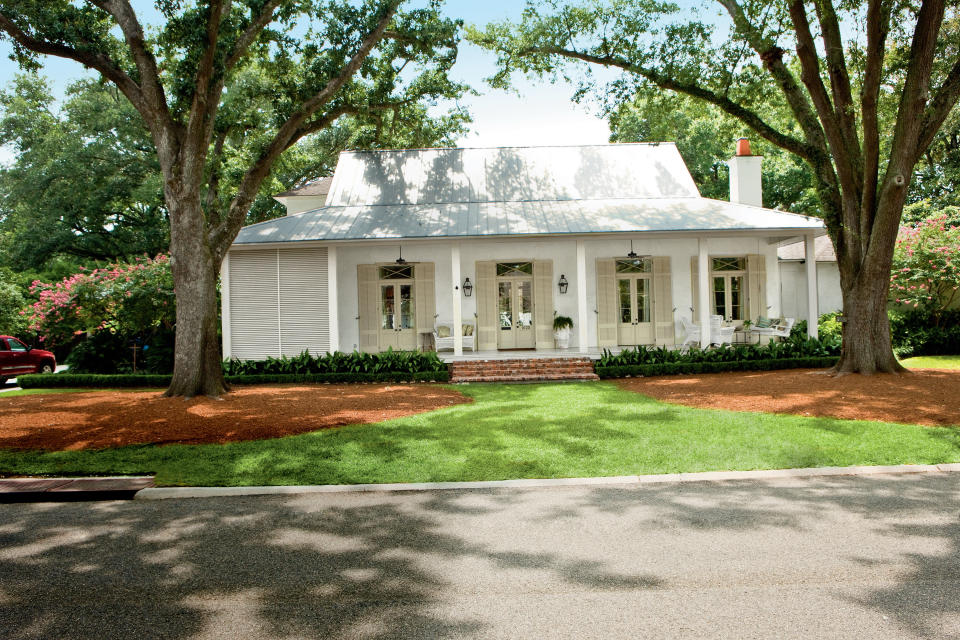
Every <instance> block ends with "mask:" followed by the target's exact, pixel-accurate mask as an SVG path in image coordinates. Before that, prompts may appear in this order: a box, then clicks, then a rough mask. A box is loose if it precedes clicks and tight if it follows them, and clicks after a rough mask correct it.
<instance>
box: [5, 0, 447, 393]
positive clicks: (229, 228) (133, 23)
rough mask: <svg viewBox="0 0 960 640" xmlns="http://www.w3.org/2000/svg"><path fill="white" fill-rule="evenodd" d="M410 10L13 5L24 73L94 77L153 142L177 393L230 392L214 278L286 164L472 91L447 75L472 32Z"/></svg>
mask: <svg viewBox="0 0 960 640" xmlns="http://www.w3.org/2000/svg"><path fill="white" fill-rule="evenodd" d="M402 4H403V1H402V0H361V1H356V0H242V1H231V0H211V1H209V2H200V1H191V0H157V1H156V2H155V4H154V8H155V13H153V14H151V15H152V16H159V18H158V19H157V20H155V21H156V22H159V23H160V24H158V25H156V26H153V27H149V28H145V26H144V22H142V20H141V17H140V16H138V15H137V13H136V12H135V11H134V9H133V7H132V6H131V3H130V2H129V0H0V33H2V34H3V36H4V37H5V38H7V39H9V40H11V41H12V43H13V50H14V57H15V58H16V59H17V60H18V62H19V63H20V64H21V65H22V66H24V67H26V68H34V69H36V68H37V67H39V66H40V56H58V57H62V58H68V59H71V60H75V61H77V62H79V63H81V64H83V65H84V66H86V67H88V68H90V69H93V70H95V71H97V72H98V73H99V74H100V75H101V76H102V77H103V78H104V79H105V80H107V81H109V82H111V83H113V84H114V85H116V87H117V88H118V89H119V90H120V92H122V93H123V95H124V96H125V97H126V98H127V99H128V100H129V101H130V103H131V104H132V105H133V106H134V108H135V109H136V110H137V112H139V114H140V116H141V117H142V118H143V121H144V123H145V124H146V126H147V129H149V131H150V135H151V137H152V139H153V143H154V146H155V147H156V153H157V159H158V161H159V165H160V170H161V173H162V178H163V196H164V200H165V202H166V206H167V209H168V211H169V217H170V256H171V259H170V261H171V265H172V271H173V278H174V285H175V287H176V303H177V312H176V318H177V324H176V332H177V335H176V353H175V364H174V373H173V380H172V382H171V384H170V387H169V389H167V392H166V393H167V395H170V396H194V395H208V396H217V395H219V394H221V393H222V392H224V391H225V390H226V389H227V387H226V384H225V382H224V379H223V372H222V368H221V362H220V351H219V345H218V338H217V328H218V327H217V307H216V301H217V276H218V273H219V269H220V265H221V262H222V260H223V258H224V255H225V253H226V252H227V250H228V249H229V247H230V244H231V243H232V242H233V240H234V239H235V238H236V235H237V233H238V232H239V230H240V227H241V226H242V224H243V222H244V219H245V218H246V216H247V212H248V211H249V209H250V207H251V204H252V203H253V202H254V199H255V197H256V196H257V193H258V189H259V187H260V186H261V184H262V183H263V181H264V180H265V179H266V178H267V177H268V175H269V174H270V172H271V169H272V168H273V167H274V165H275V163H277V161H278V159H279V158H280V157H281V155H282V154H283V153H284V151H285V150H287V149H289V148H290V147H291V146H293V145H295V144H296V143H297V141H298V140H300V139H301V138H303V137H304V136H308V135H310V134H316V133H318V132H323V131H325V130H327V129H329V128H330V127H332V126H334V125H335V124H336V123H337V122H338V120H340V119H341V118H344V117H352V118H354V119H357V120H360V121H364V122H367V123H374V125H375V126H377V127H379V126H381V125H383V126H404V125H405V123H406V120H407V119H409V118H423V117H427V116H426V109H425V107H424V105H425V104H429V103H430V102H431V101H433V100H436V99H451V98H456V97H459V96H460V95H461V94H462V93H463V91H464V87H462V86H461V85H458V84H456V83H454V82H452V81H451V80H450V79H449V78H448V76H447V72H448V71H449V69H450V67H451V66H452V64H453V63H454V61H455V59H456V47H457V42H458V36H459V28H460V24H459V23H458V22H457V21H453V20H448V19H445V18H442V17H441V16H440V13H439V6H438V5H439V3H438V1H436V0H432V1H430V2H427V3H426V4H425V5H424V6H422V7H420V8H413V9H409V10H406V9H405V10H401V7H400V5H402ZM234 94H236V95H237V96H242V97H243V99H242V100H237V99H233V100H232V101H231V99H232V98H233V96H234ZM238 111H242V112H243V113H238ZM264 113H268V114H269V117H267V118H263V117H261V118H260V119H261V120H263V121H262V122H257V116H258V115H260V116H262V114H264ZM251 123H252V124H251ZM231 177H232V178H233V180H227V178H231ZM225 187H229V190H228V189H226V188H225Z"/></svg>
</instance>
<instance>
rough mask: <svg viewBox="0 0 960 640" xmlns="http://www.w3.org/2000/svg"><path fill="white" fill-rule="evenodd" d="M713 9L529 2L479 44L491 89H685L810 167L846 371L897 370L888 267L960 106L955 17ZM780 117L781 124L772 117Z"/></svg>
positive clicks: (477, 37)
mask: <svg viewBox="0 0 960 640" xmlns="http://www.w3.org/2000/svg"><path fill="white" fill-rule="evenodd" d="M717 3H718V4H717V8H718V9H721V10H722V12H724V13H725V15H726V16H727V17H728V21H727V24H723V23H722V22H718V21H717V20H716V19H706V20H705V19H700V18H699V17H697V16H696V15H691V13H692V12H691V10H690V9H684V10H681V9H679V8H678V7H677V6H676V5H672V4H666V3H662V2H657V1H656V0H606V1H605V0H589V1H587V2H583V3H581V4H577V5H573V4H564V3H563V2H560V1H559V0H545V1H543V2H528V4H527V8H526V10H525V12H524V16H523V20H522V21H521V23H520V24H510V23H501V24H494V25H489V26H488V27H487V28H486V29H485V30H482V31H479V30H477V31H473V32H472V33H471V34H470V37H471V39H473V40H474V41H475V42H478V43H479V44H481V45H483V46H486V47H488V48H490V49H493V50H496V51H497V52H498V53H499V63H500V70H499V74H498V76H496V77H495V81H496V82H501V83H506V82H507V81H508V80H509V77H510V75H511V74H512V73H513V72H515V71H523V72H527V73H534V74H540V75H551V74H557V73H562V72H564V70H565V69H567V68H568V67H569V66H570V64H571V63H586V64H587V65H589V66H593V65H602V66H605V67H609V68H615V69H619V70H622V71H623V75H622V76H621V77H620V78H619V79H618V80H616V81H615V82H613V83H612V85H610V86H608V87H604V89H603V91H604V93H611V94H613V95H614V96H617V95H619V96H620V97H621V98H622V99H628V98H629V97H630V96H631V95H633V93H634V92H635V90H636V89H638V88H649V87H658V88H660V89H664V90H669V91H673V92H677V93H682V94H685V95H687V96H690V97H692V98H694V99H697V100H702V101H704V102H707V103H710V104H711V105H714V106H715V107H717V108H719V109H721V110H723V111H724V112H725V113H727V114H729V115H731V116H733V117H735V118H737V119H738V120H740V121H741V122H743V123H744V124H745V125H747V126H748V127H750V128H751V129H752V130H753V131H756V132H757V134H759V135H760V136H762V137H763V138H764V139H766V140H768V141H769V142H771V143H773V144H775V145H777V146H778V147H781V148H783V149H785V150H786V151H789V152H790V153H793V154H794V155H796V156H797V157H799V158H802V159H803V160H804V161H805V162H806V163H807V164H808V165H809V166H810V169H811V171H812V173H813V175H814V181H815V188H816V191H817V196H818V199H819V200H820V204H821V210H822V213H823V216H824V220H825V222H826V225H827V228H828V231H829V233H830V235H831V237H832V239H833V241H834V244H835V246H836V251H837V260H838V265H839V268H840V276H841V289H842V293H843V305H844V315H845V316H846V324H845V325H844V334H843V352H842V355H841V359H840V362H839V364H838V365H837V370H838V372H840V373H851V372H861V373H873V372H876V371H896V370H899V369H900V365H899V364H898V363H897V361H896V358H895V357H894V355H893V351H892V349H891V347H890V327H889V323H888V321H887V314H886V308H887V292H888V291H887V290H888V287H889V272H890V264H891V260H892V256H893V248H894V242H895V240H896V237H897V231H898V226H899V221H900V218H901V215H902V212H903V206H904V202H905V199H906V197H907V190H908V188H909V186H910V181H911V178H912V175H913V172H914V167H915V166H916V164H917V162H918V160H919V159H920V157H921V156H922V154H924V153H925V151H926V150H927V148H928V147H929V146H930V144H931V141H932V140H933V139H934V136H935V135H936V134H937V131H938V130H939V129H940V127H941V125H942V124H943V122H944V120H945V119H946V118H947V116H948V114H949V113H950V111H951V109H952V108H953V107H954V105H955V104H956V103H957V98H958V96H960V51H958V48H960V37H958V34H960V29H958V16H957V10H956V7H951V8H950V10H949V11H947V10H946V7H945V3H944V0H923V1H922V2H911V1H900V2H893V1H889V0H868V1H867V2H857V1H853V2H843V3H838V4H836V5H835V4H834V3H833V2H832V1H831V0H812V1H805V0H779V1H773V2H770V1H768V0H717ZM885 104H886V105H890V106H889V108H886V109H885V108H884V105H885ZM784 111H785V112H788V113H790V114H791V116H792V117H791V118H790V120H789V122H787V123H786V124H784V123H782V121H778V119H777V118H776V117H772V114H774V113H780V112H784ZM885 114H889V116H890V117H885Z"/></svg>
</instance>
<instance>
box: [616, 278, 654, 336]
mask: <svg viewBox="0 0 960 640" xmlns="http://www.w3.org/2000/svg"><path fill="white" fill-rule="evenodd" d="M651 292H652V288H651V281H650V275H649V274H630V275H619V276H618V277H617V301H618V305H619V306H618V311H617V313H618V319H617V343H618V344H621V345H625V346H630V345H638V344H653V343H654V342H655V336H654V326H653V315H652V313H651V308H650V303H651V297H652V296H651Z"/></svg>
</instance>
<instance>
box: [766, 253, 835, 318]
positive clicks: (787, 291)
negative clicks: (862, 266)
mask: <svg viewBox="0 0 960 640" xmlns="http://www.w3.org/2000/svg"><path fill="white" fill-rule="evenodd" d="M780 283H781V287H782V291H781V293H780V296H781V299H782V300H783V315H784V316H786V317H788V318H796V319H797V320H798V321H800V320H802V319H804V318H806V317H807V275H806V272H805V265H804V263H802V262H799V261H796V262H793V261H784V262H781V263H780ZM817 294H818V296H819V298H818V302H817V307H818V308H819V310H820V313H821V314H823V313H830V312H831V311H840V309H842V308H843V296H842V295H841V293H840V270H839V269H838V268H837V263H836V262H818V263H817Z"/></svg>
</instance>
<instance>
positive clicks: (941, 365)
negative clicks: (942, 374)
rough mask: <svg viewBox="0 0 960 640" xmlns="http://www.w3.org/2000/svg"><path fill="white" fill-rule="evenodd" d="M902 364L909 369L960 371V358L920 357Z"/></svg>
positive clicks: (901, 362) (903, 361) (906, 360)
mask: <svg viewBox="0 0 960 640" xmlns="http://www.w3.org/2000/svg"><path fill="white" fill-rule="evenodd" d="M900 364H902V365H903V366H905V367H906V368H907V369H960V356H918V357H916V358H907V359H905V360H901V361H900Z"/></svg>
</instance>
